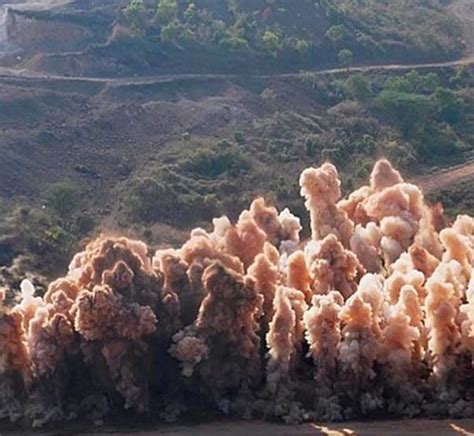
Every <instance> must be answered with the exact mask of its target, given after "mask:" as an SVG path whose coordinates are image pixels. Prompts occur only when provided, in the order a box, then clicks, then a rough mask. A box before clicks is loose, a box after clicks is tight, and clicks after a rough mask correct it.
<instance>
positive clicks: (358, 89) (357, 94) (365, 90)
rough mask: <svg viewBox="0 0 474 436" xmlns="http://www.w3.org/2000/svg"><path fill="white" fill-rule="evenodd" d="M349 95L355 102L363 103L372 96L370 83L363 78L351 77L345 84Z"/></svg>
mask: <svg viewBox="0 0 474 436" xmlns="http://www.w3.org/2000/svg"><path fill="white" fill-rule="evenodd" d="M346 86H347V90H348V93H349V95H350V96H351V97H352V98H354V99H355V100H360V101H365V100H368V99H369V98H371V97H372V96H373V94H374V91H373V90H372V83H371V82H370V80H369V79H367V78H365V77H363V76H351V77H349V79H348V80H347V82H346Z"/></svg>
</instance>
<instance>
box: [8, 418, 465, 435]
mask: <svg viewBox="0 0 474 436" xmlns="http://www.w3.org/2000/svg"><path fill="white" fill-rule="evenodd" d="M0 434H1V435H2V436H7V435H10V434H11V435H16V436H23V435H25V436H26V435H35V436H59V435H63V436H66V435H67V436H69V435H71V436H72V435H89V436H100V435H110V436H119V435H120V436H132V435H140V436H161V435H173V436H187V435H193V436H208V435H230V436H249V435H251V436H267V435H268V436H287V435H288V436H289V435H291V436H319V435H321V436H356V435H358V436H366V435H367V436H382V435H388V436H415V435H416V436H424V435H426V436H431V435H432V436H435V435H436V436H451V435H452V436H456V435H457V436H459V435H462V436H467V435H473V434H474V420H473V419H463V420H427V419H413V420H394V421H391V420H388V421H375V422H374V421H370V422H347V423H341V424H316V423H314V424H310V423H309V424H302V425H293V426H287V425H283V424H272V423H268V422H261V421H252V422H248V421H226V420H224V421H218V422H210V423H204V424H197V425H166V426H165V425H164V426H159V427H155V428H141V429H132V428H127V427H125V428H123V427H120V429H119V428H114V427H107V426H105V427H96V428H84V427H82V426H81V427H80V428H78V427H77V426H75V427H71V426H65V427H64V428H62V429H61V430H58V431H53V432H51V431H40V430H37V431H34V432H32V431H16V430H7V431H5V432H1V430H0Z"/></svg>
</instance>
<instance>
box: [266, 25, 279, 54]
mask: <svg viewBox="0 0 474 436" xmlns="http://www.w3.org/2000/svg"><path fill="white" fill-rule="evenodd" d="M262 45H263V48H264V49H265V50H266V51H267V52H269V53H271V54H272V55H273V56H276V55H277V53H278V51H279V50H280V49H281V41H280V38H279V36H278V35H277V34H276V33H274V32H271V31H270V30H267V31H266V32H264V33H263V35H262Z"/></svg>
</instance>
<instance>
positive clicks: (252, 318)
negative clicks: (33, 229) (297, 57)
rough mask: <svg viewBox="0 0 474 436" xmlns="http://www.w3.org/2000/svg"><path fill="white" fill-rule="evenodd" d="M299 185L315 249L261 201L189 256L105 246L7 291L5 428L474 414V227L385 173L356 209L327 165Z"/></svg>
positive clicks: (1, 338)
mask: <svg viewBox="0 0 474 436" xmlns="http://www.w3.org/2000/svg"><path fill="white" fill-rule="evenodd" d="M300 186H301V193H302V195H303V196H304V198H305V201H306V203H305V204H306V208H307V209H308V211H309V215H310V223H311V229H310V230H311V238H310V240H309V241H305V240H303V241H301V240H300V231H301V224H300V218H298V217H296V216H294V215H293V214H292V213H291V212H290V211H289V210H288V209H284V210H283V211H282V212H279V211H278V210H277V208H276V207H274V206H271V205H270V204H269V203H268V202H266V201H265V200H264V199H263V198H257V199H256V200H255V201H254V202H253V203H252V204H251V205H250V206H249V209H248V210H244V211H243V212H242V213H241V214H240V216H239V217H238V219H237V221H236V222H233V221H231V220H230V219H229V218H228V217H226V216H223V217H220V218H216V219H214V220H213V228H212V229H211V230H206V229H203V228H197V229H194V230H193V231H191V234H190V238H189V240H188V241H187V242H185V243H184V244H183V245H182V246H181V247H177V248H173V249H165V250H158V251H156V252H155V254H154V255H152V251H151V250H150V249H149V247H147V245H146V244H144V243H143V242H140V241H133V240H131V239H128V238H118V237H113V238H112V237H106V236H101V237H99V238H97V239H96V240H94V241H92V242H90V243H89V244H88V245H87V246H86V247H85V249H84V250H83V251H81V252H80V253H78V254H77V255H76V256H74V258H73V259H72V261H71V264H70V266H69V270H68V271H67V272H66V274H65V275H64V277H60V278H58V279H57V280H55V281H53V282H52V283H51V284H50V285H49V287H48V289H47V292H46V293H45V294H44V295H41V294H40V293H37V292H36V290H35V288H34V286H33V285H32V284H31V283H30V282H29V281H24V282H23V283H22V284H21V289H20V290H14V289H10V288H8V289H2V290H1V291H0V419H6V420H9V421H18V420H20V421H22V422H24V423H25V424H27V425H33V426H39V425H42V424H44V423H47V422H50V421H54V420H60V421H64V420H68V419H76V418H81V419H88V420H91V421H94V422H101V421H102V420H103V419H104V418H105V417H106V416H115V415H117V414H120V413H121V411H122V410H123V409H124V408H125V409H130V413H133V414H136V415H145V416H146V415H148V414H149V415H151V416H161V417H163V419H166V420H170V419H176V418H177V417H178V416H179V414H180V413H186V411H191V412H201V411H203V410H204V409H205V410H206V411H209V410H211V411H213V412H214V413H216V414H228V415H232V416H238V417H245V418H251V417H255V418H269V419H273V418H278V419H280V420H282V421H284V422H287V423H295V422H302V421H305V420H342V419H351V418H355V417H364V416H368V415H369V414H377V415H378V416H402V417H412V416H416V415H427V416H447V415H448V416H456V417H457V416H472V415H474V400H473V398H474V396H473V389H474V388H473V384H472V377H471V375H470V374H472V371H473V361H474V276H473V264H474V220H473V219H472V218H471V217H469V216H467V215H461V216H459V217H458V218H457V219H456V220H455V221H454V223H453V225H451V226H450V225H448V221H447V220H446V218H445V217H444V215H443V212H442V207H441V206H440V205H436V206H434V207H430V206H428V205H427V204H426V203H425V200H424V197H423V193H422V191H421V190H420V189H419V188H418V187H417V186H415V185H413V184H410V183H406V182H405V181H404V180H403V178H402V177H401V175H400V173H399V172H398V171H396V170H395V169H394V168H393V167H392V166H391V165H390V163H389V162H388V161H386V160H381V161H379V162H377V163H376V165H375V167H374V170H373V171H372V174H371V176H370V181H369V182H368V184H367V185H366V186H363V187H361V188H359V189H357V190H356V191H355V192H353V193H350V194H349V195H347V196H346V197H345V198H341V197H342V192H341V182H340V180H339V176H338V173H337V170H336V168H335V167H334V166H333V165H332V164H329V163H325V164H323V165H322V166H321V167H320V168H309V169H306V170H305V171H303V173H302V174H301V177H300ZM7 296H8V298H7ZM12 296H13V298H12Z"/></svg>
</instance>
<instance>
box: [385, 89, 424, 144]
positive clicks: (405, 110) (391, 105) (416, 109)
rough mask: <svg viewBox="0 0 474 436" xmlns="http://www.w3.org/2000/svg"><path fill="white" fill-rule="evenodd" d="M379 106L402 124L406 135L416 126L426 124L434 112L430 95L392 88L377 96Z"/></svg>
mask: <svg viewBox="0 0 474 436" xmlns="http://www.w3.org/2000/svg"><path fill="white" fill-rule="evenodd" d="M377 103H378V106H379V107H380V108H381V109H382V110H383V111H384V112H385V113H386V114H387V115H388V116H389V117H390V118H392V119H394V120H395V121H396V122H398V123H399V124H400V127H401V129H402V131H403V133H404V134H405V135H408V134H409V133H412V131H413V129H414V128H415V127H416V126H419V125H422V124H424V122H425V121H426V117H427V116H428V115H429V114H430V113H432V112H433V104H432V102H431V99H430V98H429V97H426V96H424V95H421V94H411V93H407V92H399V91H392V90H384V91H382V92H381V93H380V94H379V95H378V96H377Z"/></svg>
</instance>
